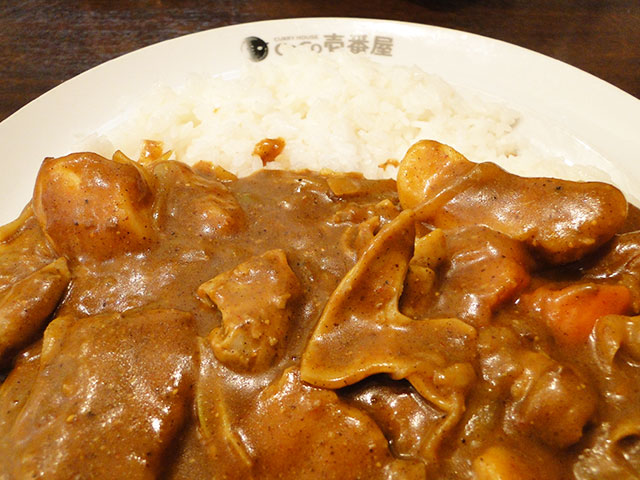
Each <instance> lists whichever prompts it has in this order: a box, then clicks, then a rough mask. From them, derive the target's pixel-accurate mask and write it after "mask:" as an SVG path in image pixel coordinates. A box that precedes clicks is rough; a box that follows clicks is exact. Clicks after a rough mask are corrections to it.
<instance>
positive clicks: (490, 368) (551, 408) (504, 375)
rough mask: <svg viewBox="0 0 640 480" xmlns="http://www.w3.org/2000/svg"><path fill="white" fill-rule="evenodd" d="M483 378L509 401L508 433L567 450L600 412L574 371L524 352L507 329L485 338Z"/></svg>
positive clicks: (492, 329)
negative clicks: (595, 414)
mask: <svg viewBox="0 0 640 480" xmlns="http://www.w3.org/2000/svg"><path fill="white" fill-rule="evenodd" d="M478 351H479V354H480V362H481V366H482V375H483V377H484V379H485V380H486V381H488V382H489V383H491V384H492V385H494V387H495V388H497V389H498V390H502V391H503V392H504V393H505V395H506V398H507V402H506V403H507V406H506V412H505V429H506V430H507V431H508V432H510V433H512V434H516V435H520V434H525V435H534V436H535V437H537V438H539V439H540V440H542V441H543V442H545V443H546V444H548V445H550V446H553V447H556V448H565V447H568V446H570V445H572V444H574V443H576V442H577V441H578V440H580V438H581V437H582V434H583V428H584V426H585V425H586V424H587V422H588V421H589V420H590V419H591V418H592V416H593V414H594V413H595V409H596V399H597V396H596V393H595V391H594V390H593V388H592V387H591V386H590V385H589V384H588V383H587V382H585V380H584V379H583V378H581V377H580V376H579V375H578V373H577V372H576V371H575V370H574V369H573V368H571V367H570V366H567V365H564V364H561V363H559V362H557V361H555V360H553V359H552V358H550V357H548V356H547V355H545V354H544V353H541V352H534V351H530V350H527V349H525V348H524V347H522V346H521V345H520V343H519V341H518V339H517V337H516V336H515V334H514V333H513V332H512V331H511V330H509V329H508V328H506V327H489V328H486V329H483V330H482V331H481V332H480V335H479V339H478Z"/></svg>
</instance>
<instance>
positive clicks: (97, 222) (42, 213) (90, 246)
mask: <svg viewBox="0 0 640 480" xmlns="http://www.w3.org/2000/svg"><path fill="white" fill-rule="evenodd" d="M114 158H117V160H115V159H114V160H108V159H106V158H104V157H101V156H99V155H97V154H94V153H77V154H72V155H68V156H66V157H61V158H47V159H45V160H44V162H43V163H42V166H41V167H40V172H39V173H38V178H37V179H36V186H35V190H34V194H33V210H34V213H35V215H36V218H37V219H38V222H39V223H40V225H41V227H42V229H43V230H44V232H45V233H46V235H47V236H48V237H49V239H50V240H51V241H52V243H53V245H54V247H55V249H56V251H57V252H58V254H60V255H64V256H65V257H67V258H68V259H70V260H80V261H82V260H83V259H86V258H95V259H100V260H102V259H106V258H110V257H112V256H115V255H119V254H122V253H127V252H138V251H141V250H144V249H146V248H148V246H149V245H150V244H151V242H152V241H153V239H154V236H155V232H154V225H153V218H152V206H153V193H152V188H151V186H150V184H149V175H148V173H147V172H146V170H145V169H144V168H143V167H142V166H140V165H138V164H136V163H135V162H133V161H130V160H128V159H126V158H124V156H122V157H114Z"/></svg>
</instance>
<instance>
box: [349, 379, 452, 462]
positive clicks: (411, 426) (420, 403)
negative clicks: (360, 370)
mask: <svg viewBox="0 0 640 480" xmlns="http://www.w3.org/2000/svg"><path fill="white" fill-rule="evenodd" d="M342 395H343V397H344V398H346V399H347V400H348V401H349V403H350V404H351V405H353V406H355V407H358V408H360V409H361V410H363V411H364V412H366V413H367V414H368V415H369V416H371V418H373V420H374V421H375V422H376V423H377V424H378V426H379V427H380V429H381V430H382V432H383V433H384V436H385V437H386V438H387V439H388V440H389V445H390V447H391V449H392V451H393V452H394V453H395V454H396V455H398V456H400V457H401V458H413V459H418V460H420V461H422V462H424V463H425V465H427V466H430V467H433V466H435V465H436V463H435V459H436V458H435V451H434V450H433V448H432V447H433V443H434V436H435V435H437V432H438V428H439V426H440V425H441V424H442V412H441V411H440V410H439V409H438V408H436V407H434V406H433V405H431V404H430V403H429V402H427V401H425V400H424V399H423V398H422V397H421V396H420V395H419V394H418V392H416V391H415V389H414V388H413V387H411V385H409V384H407V383H405V382H397V381H393V380H388V379H386V380H385V379H381V378H377V377H376V378H375V379H372V381H366V380H365V381H364V382H360V383H358V384H356V385H354V386H353V387H352V388H350V389H348V390H347V391H344V392H343V393H342Z"/></svg>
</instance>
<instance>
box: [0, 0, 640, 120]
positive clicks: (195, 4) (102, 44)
mask: <svg viewBox="0 0 640 480" xmlns="http://www.w3.org/2000/svg"><path fill="white" fill-rule="evenodd" d="M317 16H330V17H333V16H344V17H365V18H384V19H392V20H404V21H411V22H417V23H423V24H429V25H438V26H443V27H448V28H454V29H458V30H463V31H467V32H472V33H476V34H480V35H485V36H489V37H493V38H497V39H500V40H504V41H507V42H511V43H514V44H517V45H520V46H523V47H526V48H529V49H532V50H535V51H538V52H541V53H544V54H546V55H549V56H551V57H554V58H557V59H559V60H562V61H564V62H567V63H569V64H571V65H573V66H576V67H578V68H581V69H582V70H585V71H587V72H590V73H592V74H594V75H596V76H598V77H600V78H602V79H604V80H606V81H608V82H610V83H612V84H613V85H615V86H617V87H619V88H621V89H623V90H625V91H626V92H628V93H630V94H631V95H634V96H635V97H638V98H640V0H340V1H321V0H280V1H274V0H252V1H248V0H222V1H206V0H81V1H70V0H69V1H64V0H1V1H0V120H3V119H4V118H6V117H7V116H9V115H11V114H12V113H13V112H15V111H16V110H18V109H19V108H20V107H22V106H23V105H25V104H26V103H28V102H29V101H31V100H33V99H34V98H36V97H37V96H39V95H41V94H42V93H44V92H46V91H47V90H49V89H51V88H53V87H55V86H56V85H58V84H60V83H61V82H64V81H65V80H67V79H69V78H71V77H73V76H75V75H77V74H79V73H81V72H83V71H84V70H87V69H88V68H91V67H93V66H95V65H98V64H100V63H102V62H104V61H106V60H109V59H111V58H114V57H117V56H119V55H122V54H124V53H127V52H129V51H132V50H135V49H138V48H141V47H144V46H146V45H150V44H153V43H156V42H158V41H161V40H165V39H169V38H174V37H177V36H180V35H184V34H187V33H191V32H196V31H201V30H206V29H210V28H214V27H220V26H224V25H231V24H236V23H244V22H251V21H256V20H266V19H274V18H291V17H317Z"/></svg>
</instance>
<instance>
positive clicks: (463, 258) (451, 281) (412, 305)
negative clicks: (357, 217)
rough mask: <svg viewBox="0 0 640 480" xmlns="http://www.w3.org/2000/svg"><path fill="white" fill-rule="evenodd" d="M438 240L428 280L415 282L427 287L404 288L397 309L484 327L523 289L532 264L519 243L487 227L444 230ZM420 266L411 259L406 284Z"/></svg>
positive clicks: (432, 254) (418, 262) (435, 232)
mask: <svg viewBox="0 0 640 480" xmlns="http://www.w3.org/2000/svg"><path fill="white" fill-rule="evenodd" d="M438 232H439V230H435V231H434V232H432V233H431V234H429V235H428V237H433V236H434V235H436V234H437V233H438ZM442 237H443V238H442V242H443V243H442V245H441V246H440V247H439V248H436V251H435V252H432V253H430V254H429V256H430V257H431V258H437V259H438V260H437V261H436V260H431V262H430V264H431V267H432V268H434V269H435V272H434V275H433V278H430V277H431V275H425V280H424V281H418V280H416V283H418V285H420V284H422V285H424V284H425V283H426V284H427V285H431V287H430V288H423V289H422V290H421V289H420V288H416V287H413V288H409V289H407V291H406V292H404V294H403V297H402V299H401V307H402V308H403V310H404V309H407V311H408V312H411V313H410V314H411V316H413V317H416V316H423V317H457V318H460V319H462V320H464V321H466V322H469V323H471V324H472V325H475V326H483V325H487V324H488V323H489V320H490V318H491V315H492V313H493V312H494V311H495V309H496V308H498V307H499V306H500V305H501V304H502V303H504V302H506V301H508V300H510V299H512V298H513V297H514V296H515V295H516V294H517V293H518V292H520V291H521V290H522V289H523V288H524V287H526V286H527V285H528V283H529V279H530V276H529V270H530V269H531V267H532V265H533V260H532V259H531V258H530V255H529V254H528V252H527V250H526V249H525V247H524V245H523V244H522V243H520V242H518V241H516V240H513V239H511V238H509V237H507V236H506V235H503V234H501V233H499V232H495V231H493V230H490V229H488V228H486V227H475V226H474V227H466V228H461V229H456V230H453V231H447V232H445V233H444V234H442ZM432 243H433V242H432ZM422 258H424V256H422ZM421 261H422V262H424V261H425V260H417V261H416V256H414V259H412V260H411V264H410V266H411V265H415V266H414V268H413V275H409V276H408V277H407V278H408V280H411V279H413V278H415V274H416V270H417V269H418V268H419V264H420V262H421ZM426 268H427V269H428V270H427V271H433V270H432V269H431V268H429V267H426ZM417 271H420V270H417ZM411 272H412V270H410V273H411Z"/></svg>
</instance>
